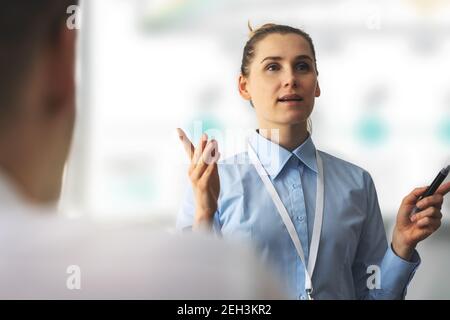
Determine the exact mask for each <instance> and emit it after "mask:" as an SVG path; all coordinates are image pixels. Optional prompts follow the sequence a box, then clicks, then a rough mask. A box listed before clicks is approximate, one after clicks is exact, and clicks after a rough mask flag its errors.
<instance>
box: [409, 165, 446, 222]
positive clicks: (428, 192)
mask: <svg viewBox="0 0 450 320" xmlns="http://www.w3.org/2000/svg"><path fill="white" fill-rule="evenodd" d="M449 171H450V166H447V168H443V169H442V170H441V171H440V172H439V174H438V175H437V176H436V178H434V180H433V182H432V183H431V185H430V186H429V187H428V188H427V190H426V191H425V193H424V194H423V195H421V196H420V197H419V199H418V200H417V202H419V201H420V200H422V199H423V198H426V197H429V196H431V195H432V194H434V193H435V192H436V190H437V189H438V188H439V186H440V185H441V183H442V182H443V181H444V180H445V178H446V177H447V175H448V172H449ZM418 211H420V209H419V208H417V207H414V209H413V211H412V212H411V215H410V216H413V215H415V214H416V213H417V212H418Z"/></svg>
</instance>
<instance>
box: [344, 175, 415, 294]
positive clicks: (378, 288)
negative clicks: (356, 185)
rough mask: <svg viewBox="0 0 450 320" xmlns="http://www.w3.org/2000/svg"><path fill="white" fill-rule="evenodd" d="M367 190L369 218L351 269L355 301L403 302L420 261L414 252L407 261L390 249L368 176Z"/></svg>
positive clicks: (370, 179)
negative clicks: (400, 300) (392, 300)
mask: <svg viewBox="0 0 450 320" xmlns="http://www.w3.org/2000/svg"><path fill="white" fill-rule="evenodd" d="M364 186H365V191H366V194H367V210H366V212H367V217H366V221H365V223H364V227H363V230H362V233H361V236H360V241H359V244H358V249H357V253H356V257H355V260H354V263H353V265H352V272H353V280H354V285H355V294H356V298H358V299H404V298H405V295H406V291H407V286H408V284H409V282H410V281H411V279H412V277H413V275H414V273H415V271H416V270H417V267H418V266H419V264H420V257H419V255H418V253H417V251H415V252H414V254H413V257H412V261H406V260H403V259H402V258H400V257H398V256H397V255H396V254H395V253H394V252H393V251H392V248H391V247H388V244H387V239H386V231H385V229H384V224H383V219H382V216H381V211H380V206H379V203H378V197H377V193H376V189H375V185H374V183H373V180H372V178H371V176H370V174H369V173H367V172H364Z"/></svg>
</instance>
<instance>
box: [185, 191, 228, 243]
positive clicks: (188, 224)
mask: <svg viewBox="0 0 450 320" xmlns="http://www.w3.org/2000/svg"><path fill="white" fill-rule="evenodd" d="M194 215H195V201H194V192H193V190H192V186H191V185H190V184H187V185H186V191H185V194H184V197H183V200H182V203H181V207H180V209H179V211H178V215H177V221H176V229H177V230H179V231H192V225H193V223H194ZM220 230H221V226H220V222H219V210H217V211H216V213H215V214H214V220H213V232H214V233H215V234H217V235H220V234H221V232H220Z"/></svg>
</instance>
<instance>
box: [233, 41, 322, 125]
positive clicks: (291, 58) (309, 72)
mask: <svg viewBox="0 0 450 320" xmlns="http://www.w3.org/2000/svg"><path fill="white" fill-rule="evenodd" d="M313 59H314V58H313V53H312V50H311V48H310V46H309V44H308V42H307V41H306V40H305V39H304V38H303V37H302V36H300V35H297V34H293V33H291V34H284V35H283V34H270V35H268V36H267V37H265V38H264V39H262V40H261V41H259V42H258V43H257V44H256V47H255V55H254V57H253V61H252V62H251V63H250V66H249V71H250V72H249V75H248V77H244V76H242V75H241V76H240V77H239V92H240V94H241V96H242V97H243V98H244V99H246V100H251V101H252V103H253V106H254V107H255V110H256V114H257V116H258V120H259V122H260V125H294V124H300V123H304V124H305V125H306V121H307V119H308V117H309V116H310V114H311V112H312V110H313V107H314V100H315V98H316V97H319V96H320V88H319V84H318V82H317V72H316V70H315V64H314V60H313Z"/></svg>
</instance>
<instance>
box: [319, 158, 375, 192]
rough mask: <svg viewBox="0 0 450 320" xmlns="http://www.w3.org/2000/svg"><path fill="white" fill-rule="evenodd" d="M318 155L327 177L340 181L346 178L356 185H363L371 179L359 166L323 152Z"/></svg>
mask: <svg viewBox="0 0 450 320" xmlns="http://www.w3.org/2000/svg"><path fill="white" fill-rule="evenodd" d="M319 154H320V156H321V158H322V161H323V163H324V170H326V171H327V175H328V176H329V175H332V176H337V177H339V178H340V179H343V178H347V179H349V180H351V181H354V182H357V183H358V184H364V183H366V181H370V180H371V179H372V177H371V175H370V173H369V171H367V170H366V169H364V168H363V167H361V166H359V165H356V164H354V163H352V162H350V161H348V160H344V159H342V158H339V157H337V156H334V155H332V154H330V153H327V152H324V151H319ZM327 169H328V170H327Z"/></svg>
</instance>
